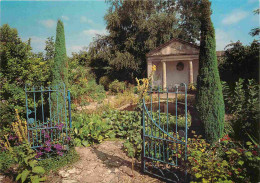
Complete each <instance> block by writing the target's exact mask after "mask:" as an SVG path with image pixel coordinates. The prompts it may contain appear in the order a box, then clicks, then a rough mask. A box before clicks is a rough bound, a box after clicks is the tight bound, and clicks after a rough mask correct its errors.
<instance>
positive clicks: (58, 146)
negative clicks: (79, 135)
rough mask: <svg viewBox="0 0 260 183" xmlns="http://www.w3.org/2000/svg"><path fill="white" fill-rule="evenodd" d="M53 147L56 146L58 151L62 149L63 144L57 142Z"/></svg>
mask: <svg viewBox="0 0 260 183" xmlns="http://www.w3.org/2000/svg"><path fill="white" fill-rule="evenodd" d="M53 147H54V148H55V149H56V150H57V151H60V150H62V146H61V145H60V144H55V145H54V146H53Z"/></svg>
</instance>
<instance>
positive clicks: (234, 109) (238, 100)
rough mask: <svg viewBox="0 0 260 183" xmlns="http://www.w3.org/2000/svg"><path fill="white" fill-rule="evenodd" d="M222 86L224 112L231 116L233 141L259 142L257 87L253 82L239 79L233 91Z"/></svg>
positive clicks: (224, 84)
mask: <svg viewBox="0 0 260 183" xmlns="http://www.w3.org/2000/svg"><path fill="white" fill-rule="evenodd" d="M223 86H224V87H223V88H224V91H223V93H224V99H225V104H226V110H227V112H229V113H230V114H232V116H233V117H232V119H231V125H232V127H233V129H234V133H235V134H234V137H235V139H237V140H241V141H244V142H245V141H248V140H255V141H256V142H259V135H260V132H259V112H260V111H259V85H258V84H257V83H256V82H255V81H254V80H248V81H244V80H243V79H239V81H238V82H236V83H235V87H234V89H233V88H231V87H229V86H228V85H227V84H226V83H225V82H224V83H223Z"/></svg>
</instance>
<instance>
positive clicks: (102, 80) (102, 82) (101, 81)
mask: <svg viewBox="0 0 260 183" xmlns="http://www.w3.org/2000/svg"><path fill="white" fill-rule="evenodd" d="M110 82H111V81H110V78H109V77H108V76H102V77H101V78H99V82H98V84H100V85H102V86H104V88H105V90H109V84H110Z"/></svg>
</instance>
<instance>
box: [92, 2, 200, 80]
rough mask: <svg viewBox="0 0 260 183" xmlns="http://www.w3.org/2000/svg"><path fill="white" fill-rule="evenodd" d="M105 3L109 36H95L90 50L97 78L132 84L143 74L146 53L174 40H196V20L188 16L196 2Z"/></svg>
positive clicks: (197, 29) (194, 10)
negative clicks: (178, 38)
mask: <svg viewBox="0 0 260 183" xmlns="http://www.w3.org/2000/svg"><path fill="white" fill-rule="evenodd" d="M179 2H180V4H178V6H176V3H179ZM108 3H109V6H110V7H109V10H108V13H107V14H106V16H105V21H106V24H107V27H106V28H107V30H108V32H109V34H108V35H106V36H98V37H97V38H96V39H95V41H94V42H93V43H92V45H91V46H90V49H89V53H90V55H91V57H92V58H91V66H92V67H93V68H95V74H96V75H97V77H98V78H99V77H101V76H103V75H110V76H112V77H113V78H111V79H118V80H119V81H125V80H127V81H129V82H131V83H134V82H135V78H136V77H138V78H141V77H143V75H145V72H144V71H145V70H146V54H147V53H148V52H149V51H151V50H152V49H154V48H156V47H158V46H159V45H161V44H163V43H165V42H167V41H169V40H170V39H171V38H173V37H178V36H179V37H181V38H182V39H185V40H187V41H191V42H195V40H197V39H198V37H199V35H198V32H199V27H198V26H199V24H197V23H198V21H196V20H195V19H196V18H195V17H196V16H191V15H192V14H191V12H193V13H195V12H196V11H197V9H196V8H194V7H196V6H195V5H196V4H197V3H196V2H195V3H185V2H184V1H183V0H182V1H178V2H177V1H166V0H163V1H120V0H109V1H108ZM191 7H193V8H191ZM181 10H182V11H181ZM179 13H183V16H182V17H180V14H179ZM192 17H194V18H192ZM195 24H196V25H195ZM162 27H163V28H162Z"/></svg>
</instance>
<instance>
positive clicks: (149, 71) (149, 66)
mask: <svg viewBox="0 0 260 183" xmlns="http://www.w3.org/2000/svg"><path fill="white" fill-rule="evenodd" d="M152 67H153V62H151V61H147V78H148V77H149V75H150V74H151V73H152ZM151 85H152V87H153V76H152V80H151Z"/></svg>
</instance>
